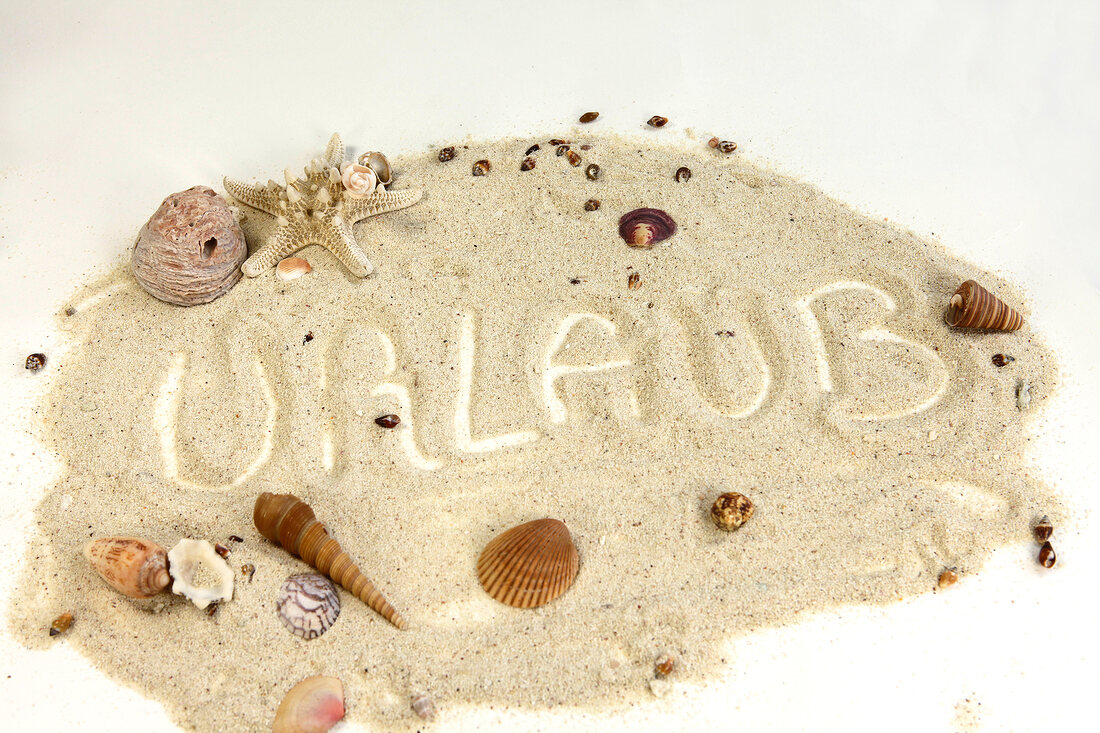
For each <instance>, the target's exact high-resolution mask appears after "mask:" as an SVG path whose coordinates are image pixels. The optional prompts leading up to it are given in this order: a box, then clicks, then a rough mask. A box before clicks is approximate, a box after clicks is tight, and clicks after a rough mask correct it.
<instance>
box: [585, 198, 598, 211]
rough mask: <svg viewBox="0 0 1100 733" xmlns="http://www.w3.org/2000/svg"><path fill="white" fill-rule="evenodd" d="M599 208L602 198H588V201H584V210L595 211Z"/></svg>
mask: <svg viewBox="0 0 1100 733" xmlns="http://www.w3.org/2000/svg"><path fill="white" fill-rule="evenodd" d="M598 208H600V200H599V199H588V200H587V201H585V202H584V210H585V211H595V210H596V209H598Z"/></svg>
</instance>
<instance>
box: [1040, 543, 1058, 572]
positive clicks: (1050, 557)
mask: <svg viewBox="0 0 1100 733" xmlns="http://www.w3.org/2000/svg"><path fill="white" fill-rule="evenodd" d="M1057 559H1058V556H1057V555H1055V554H1054V547H1053V545H1051V544H1050V543H1049V542H1044V543H1043V546H1042V547H1040V548H1039V564H1040V565H1042V566H1043V567H1044V568H1052V567H1054V563H1055V561H1056V560H1057Z"/></svg>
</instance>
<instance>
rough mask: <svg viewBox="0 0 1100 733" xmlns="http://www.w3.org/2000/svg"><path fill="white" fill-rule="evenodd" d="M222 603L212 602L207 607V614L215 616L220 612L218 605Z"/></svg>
mask: <svg viewBox="0 0 1100 733" xmlns="http://www.w3.org/2000/svg"><path fill="white" fill-rule="evenodd" d="M220 605H221V604H220V603H211V604H210V605H209V606H207V607H206V615H207V616H213V615H214V614H215V613H217V612H218V606H220Z"/></svg>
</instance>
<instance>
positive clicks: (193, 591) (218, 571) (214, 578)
mask: <svg viewBox="0 0 1100 733" xmlns="http://www.w3.org/2000/svg"><path fill="white" fill-rule="evenodd" d="M168 572H170V573H171V574H172V592H173V593H175V594H176V595H180V596H184V597H186V598H188V599H190V600H191V602H192V603H194V604H195V605H196V606H198V607H199V608H206V607H207V606H209V605H210V604H211V603H217V602H219V601H228V600H229V599H230V598H232V597H233V570H232V569H231V568H230V567H229V564H228V563H227V562H226V561H225V560H224V559H223V558H222V556H221V555H219V554H218V553H217V551H215V550H214V546H213V545H212V544H210V543H209V542H207V541H206V540H191V539H186V538H185V539H182V540H180V541H179V542H178V543H177V544H176V546H175V547H173V548H172V549H171V550H169V551H168Z"/></svg>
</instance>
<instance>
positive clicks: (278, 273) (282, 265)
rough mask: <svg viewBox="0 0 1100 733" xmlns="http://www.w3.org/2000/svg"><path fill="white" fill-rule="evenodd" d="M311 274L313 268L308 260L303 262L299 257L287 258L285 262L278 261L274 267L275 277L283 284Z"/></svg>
mask: <svg viewBox="0 0 1100 733" xmlns="http://www.w3.org/2000/svg"><path fill="white" fill-rule="evenodd" d="M311 272H313V266H312V265H310V264H309V261H308V260H304V259H302V258H301V257H287V258H286V259H285V260H280V261H279V264H277V265H275V277H277V278H279V279H280V280H282V281H283V282H286V281H287V280H293V279H294V278H296V277H301V276H302V275H308V274H309V273H311Z"/></svg>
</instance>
